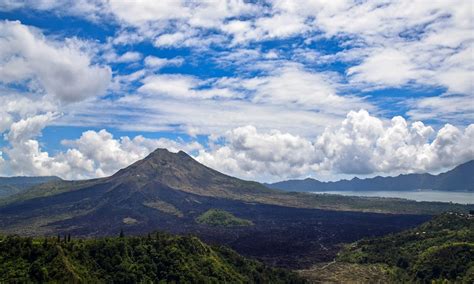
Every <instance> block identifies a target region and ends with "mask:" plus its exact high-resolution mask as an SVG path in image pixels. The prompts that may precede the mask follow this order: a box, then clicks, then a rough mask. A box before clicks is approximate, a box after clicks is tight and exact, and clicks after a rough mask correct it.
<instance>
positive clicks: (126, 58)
mask: <svg viewBox="0 0 474 284" xmlns="http://www.w3.org/2000/svg"><path fill="white" fill-rule="evenodd" d="M140 59H142V54H141V53H140V52H135V51H127V52H125V53H124V54H122V55H120V56H119V57H118V58H117V59H116V60H115V62H117V63H128V62H136V61H139V60H140Z"/></svg>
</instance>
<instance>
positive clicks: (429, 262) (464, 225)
mask: <svg viewBox="0 0 474 284" xmlns="http://www.w3.org/2000/svg"><path fill="white" fill-rule="evenodd" d="M338 261H342V262H351V263H360V264H376V263H381V264H386V265H389V266H390V267H392V268H393V269H392V271H393V277H394V279H395V280H397V281H402V282H421V283H431V282H432V281H449V282H460V283H474V218H473V217H472V216H468V215H467V214H457V213H446V214H443V215H440V216H437V217H435V218H434V219H433V220H431V221H429V222H427V223H425V224H423V225H421V226H419V227H417V228H415V229H413V230H409V231H405V232H402V233H398V234H393V235H389V236H385V237H381V238H376V239H368V240H362V241H359V242H357V243H355V244H353V245H350V246H347V247H346V248H345V249H344V250H343V251H342V252H341V253H340V254H339V256H338Z"/></svg>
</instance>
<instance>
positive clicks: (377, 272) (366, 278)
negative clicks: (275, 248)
mask: <svg viewBox="0 0 474 284" xmlns="http://www.w3.org/2000/svg"><path fill="white" fill-rule="evenodd" d="M298 274H299V275H301V277H303V278H305V279H307V280H308V281H309V282H310V283H389V282H390V281H391V279H392V278H391V275H392V272H391V269H390V268H389V267H388V266H386V265H383V264H375V265H373V264H370V265H369V264H358V263H345V262H331V263H318V264H316V265H314V266H313V267H311V268H310V269H304V270H299V271H298Z"/></svg>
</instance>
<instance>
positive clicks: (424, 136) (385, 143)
mask: <svg viewBox="0 0 474 284" xmlns="http://www.w3.org/2000/svg"><path fill="white" fill-rule="evenodd" d="M473 135H474V124H471V125H469V126H468V127H466V128H465V129H464V130H462V129H459V128H457V127H455V126H452V125H450V124H447V125H445V126H444V127H442V128H441V129H439V130H438V132H436V131H435V130H434V129H433V128H432V127H430V126H426V125H424V124H423V123H422V122H419V121H416V122H412V123H409V122H407V121H406V120H405V119H404V118H402V117H400V116H397V117H394V118H393V119H392V120H391V121H383V120H381V119H379V118H377V117H374V116H371V115H370V114H369V113H368V112H367V111H365V110H360V111H358V112H354V111H351V112H349V113H348V115H347V117H346V119H344V120H343V121H342V123H341V124H340V125H339V126H336V127H330V128H327V129H326V130H325V131H324V132H323V133H322V134H321V135H319V136H318V137H317V138H316V139H315V140H314V141H311V140H308V139H305V138H302V137H299V136H295V135H291V134H288V133H281V132H279V131H271V132H269V133H259V132H258V131H257V129H256V128H255V127H253V126H247V127H241V128H237V129H234V130H232V131H230V132H228V133H227V134H226V135H225V136H223V137H222V139H224V142H223V143H222V144H219V145H214V147H213V148H212V149H211V150H204V149H203V150H201V151H200V152H199V155H198V156H197V159H198V160H199V161H201V162H203V163H205V164H207V165H209V166H211V167H214V168H217V169H222V170H223V171H225V172H227V173H231V174H236V175H238V176H240V177H245V178H259V179H265V180H278V179H283V178H289V177H304V176H318V175H324V173H325V172H326V173H327V172H329V173H333V174H345V175H362V176H364V175H373V174H384V175H394V174H399V173H409V172H426V171H439V170H442V169H446V168H450V167H454V166H456V165H458V164H460V163H463V162H466V161H469V160H472V159H474V145H473V144H472V141H474V136H473Z"/></svg>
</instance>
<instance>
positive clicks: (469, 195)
mask: <svg viewBox="0 0 474 284" xmlns="http://www.w3.org/2000/svg"><path fill="white" fill-rule="evenodd" d="M314 193H326V194H338V195H346V196H369V197H392V198H405V199H410V200H416V201H441V202H453V203H460V204H474V193H473V192H459V191H454V192H448V191H434V190H420V191H318V192H314Z"/></svg>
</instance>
